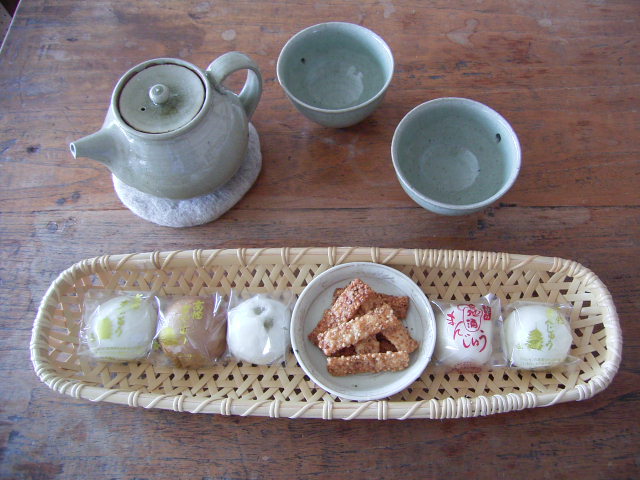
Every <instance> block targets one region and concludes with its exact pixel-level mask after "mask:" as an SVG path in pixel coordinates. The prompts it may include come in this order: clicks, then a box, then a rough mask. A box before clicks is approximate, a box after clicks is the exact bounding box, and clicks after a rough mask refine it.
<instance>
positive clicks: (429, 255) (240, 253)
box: [30, 247, 622, 419]
mask: <svg viewBox="0 0 640 480" xmlns="http://www.w3.org/2000/svg"><path fill="white" fill-rule="evenodd" d="M312 258H313V259H314V260H316V261H318V260H320V259H323V261H322V262H319V263H328V264H329V265H330V266H333V265H337V264H340V263H346V262H351V261H370V262H375V263H382V264H388V263H392V264H393V262H392V261H393V260H394V259H396V260H398V259H402V260H403V261H408V260H409V259H411V260H413V263H411V264H412V265H416V266H423V267H428V268H436V267H438V268H453V267H455V268H459V269H471V270H479V269H482V268H485V269H499V270H502V271H505V272H510V271H513V270H516V269H520V268H525V267H530V268H532V267H538V268H542V269H544V270H547V271H549V272H554V273H559V272H562V273H565V274H566V275H567V276H570V277H583V278H584V279H585V282H586V283H587V284H588V285H589V287H590V290H591V291H592V292H593V294H594V295H597V298H598V301H599V304H600V306H601V308H602V310H603V320H602V324H603V327H604V329H605V331H606V358H605V360H604V362H603V363H602V365H601V371H600V373H599V374H597V375H595V376H593V377H592V378H590V379H589V380H588V381H587V382H586V383H585V384H578V385H574V386H573V387H572V388H570V389H566V388H565V389H562V390H558V391H556V392H545V393H537V392H530V391H529V392H522V393H508V394H506V395H502V394H494V395H488V396H484V395H479V396H475V397H472V398H465V397H463V398H458V399H454V398H447V399H443V400H438V399H430V400H420V401H390V400H377V401H369V402H350V401H333V402H328V401H326V400H322V401H317V402H286V401H280V400H277V399H276V400H265V401H255V400H245V399H231V398H222V399H212V398H204V397H189V396H185V395H181V394H179V395H161V394H158V393H146V392H141V391H139V390H133V391H124V390H118V389H109V388H105V387H98V386H93V385H90V384H87V383H84V382H82V381H79V380H72V379H69V378H66V377H64V376H62V375H60V374H59V373H58V371H57V370H56V368H54V366H53V364H52V362H51V361H50V359H49V358H48V354H47V349H48V343H47V340H46V335H45V333H44V331H45V330H46V329H47V328H49V327H50V320H49V318H50V316H51V314H52V312H53V310H55V308H57V306H58V304H59V300H58V298H59V297H58V292H59V290H60V289H61V288H62V287H69V286H71V287H73V286H74V285H75V284H74V282H75V280H76V279H77V278H81V277H82V276H86V275H90V274H93V273H96V272H98V271H113V270H115V271H117V270H120V269H125V268H135V269H145V270H146V269H149V270H170V269H171V268H172V265H174V264H177V263H181V262H185V261H188V260H191V262H192V266H193V267H194V268H207V267H209V266H213V265H241V266H250V265H254V264H255V265H258V264H260V263H273V262H274V261H275V260H278V261H279V262H281V264H286V265H292V264H297V263H300V260H302V259H304V260H305V262H306V263H310V262H309V260H310V259H312ZM354 259H355V260H354ZM396 264H397V263H396ZM180 268H185V267H184V266H183V265H181V267H180ZM30 352H31V361H32V364H33V367H34V370H35V373H36V375H37V376H38V377H39V379H40V380H41V381H42V382H43V383H45V384H46V385H47V386H48V387H49V388H51V389H53V390H55V391H57V392H59V393H63V394H66V395H69V396H72V397H75V398H78V399H80V398H82V399H87V400H91V401H94V402H98V401H108V402H110V403H117V404H122V405H129V406H141V407H144V408H161V409H171V410H175V411H188V412H192V413H217V414H222V415H242V416H247V415H262V416H270V417H289V418H323V419H333V418H342V419H354V418H377V419H389V418H395V419H407V418H432V419H435V418H439V419H442V418H462V417H474V416H484V415H490V414H494V413H504V412H509V411H516V410H522V409H525V408H533V407H542V406H551V405H555V404H557V403H562V402H568V401H581V400H585V399H587V398H591V397H592V396H594V395H596V394H597V393H599V392H601V391H602V390H604V389H605V388H607V386H608V385H609V384H610V383H611V381H612V380H613V378H614V376H615V374H616V373H617V371H618V368H619V366H620V362H621V352H622V334H621V331H620V324H619V319H618V315H617V312H616V309H615V306H614V303H613V299H612V297H611V294H610V293H609V291H608V289H607V287H606V286H605V285H604V284H603V282H602V281H601V280H600V279H599V278H598V277H597V276H596V275H595V274H594V273H593V272H592V271H591V270H590V269H588V268H587V267H584V266H583V265H581V264H579V263H577V262H575V261H572V260H566V259H562V258H558V257H547V256H538V255H526V254H508V253H500V252H487V251H473V250H443V249H402V248H390V247H274V248H228V249H191V250H173V251H152V252H143V253H129V254H115V255H102V256H98V257H93V258H88V259H85V260H81V261H79V262H77V263H75V264H73V265H71V266H70V267H68V268H67V269H65V270H64V271H62V272H61V273H60V274H59V275H58V276H57V278H55V280H54V281H53V282H52V283H51V284H50V286H49V288H48V289H47V291H46V293H45V295H44V296H43V298H42V300H41V302H40V305H39V308H38V312H37V315H36V317H35V320H34V325H33V329H32V335H31V342H30ZM203 398H204V399H203Z"/></svg>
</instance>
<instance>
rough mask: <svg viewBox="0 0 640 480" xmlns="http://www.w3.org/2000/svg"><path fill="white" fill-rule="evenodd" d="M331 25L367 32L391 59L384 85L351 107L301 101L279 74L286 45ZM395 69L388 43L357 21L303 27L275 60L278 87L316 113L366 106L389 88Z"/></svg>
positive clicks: (351, 109)
mask: <svg viewBox="0 0 640 480" xmlns="http://www.w3.org/2000/svg"><path fill="white" fill-rule="evenodd" d="M331 25H348V26H349V27H355V28H357V29H360V30H363V31H365V32H367V34H368V35H371V36H372V37H374V38H376V39H377V40H378V41H379V42H380V43H381V45H382V46H383V50H384V51H385V52H386V53H387V55H388V57H389V60H390V61H391V68H390V69H389V74H388V75H387V76H386V77H387V78H386V79H385V82H384V85H382V87H381V88H380V89H379V90H378V92H377V93H376V94H375V95H374V96H373V97H371V98H369V99H368V100H367V101H365V102H362V103H359V104H357V105H353V106H351V107H347V108H339V109H335V108H334V109H330V108H320V107H316V106H314V105H311V104H309V103H306V102H304V101H302V100H301V99H300V98H298V97H297V96H296V95H294V94H293V93H292V92H291V90H289V88H287V86H286V85H285V84H284V82H283V80H282V75H281V72H280V70H281V64H282V56H283V52H284V51H285V50H286V49H287V47H288V46H289V45H291V44H292V42H293V41H294V40H295V39H296V38H297V37H300V36H302V35H303V34H304V33H306V32H308V31H309V30H311V29H314V28H317V27H324V28H326V27H328V26H331ZM394 70H395V59H394V57H393V52H392V51H391V47H389V45H388V44H387V42H386V41H385V40H384V39H383V38H382V37H381V36H380V35H378V34H377V33H376V32H374V31H373V30H371V29H369V28H367V27H364V26H362V25H358V24H357V23H350V22H336V21H333V22H321V23H316V24H314V25H310V26H308V27H305V28H303V29H302V30H300V31H298V32H296V33H295V34H294V35H293V36H291V37H290V38H289V39H288V40H287V41H286V43H285V44H284V46H283V47H282V49H281V50H280V54H279V55H278V60H277V62H276V77H277V79H278V83H279V84H280V87H282V89H283V90H284V92H285V93H286V94H287V96H288V97H289V98H291V99H293V100H295V101H296V102H297V103H298V104H300V105H301V106H303V107H304V108H307V109H309V110H312V111H314V112H318V113H328V114H336V113H346V112H352V111H354V110H359V109H361V108H363V107H366V106H367V105H369V104H371V103H373V102H375V101H377V100H378V99H379V98H380V97H382V96H383V95H384V94H385V93H386V91H387V89H388V88H389V85H390V84H391V81H392V80H393V72H394Z"/></svg>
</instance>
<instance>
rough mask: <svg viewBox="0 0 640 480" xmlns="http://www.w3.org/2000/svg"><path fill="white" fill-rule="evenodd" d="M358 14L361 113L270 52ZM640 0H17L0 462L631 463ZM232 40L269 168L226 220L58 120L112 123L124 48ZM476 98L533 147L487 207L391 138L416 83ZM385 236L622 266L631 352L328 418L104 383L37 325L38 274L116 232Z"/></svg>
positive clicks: (349, 241)
mask: <svg viewBox="0 0 640 480" xmlns="http://www.w3.org/2000/svg"><path fill="white" fill-rule="evenodd" d="M328 20H341V21H349V22H353V23H359V24H362V25H364V26H366V27H369V28H371V29H373V30H374V31H376V32H377V33H378V34H380V35H381V36H382V37H383V38H385V39H386V40H387V42H388V43H389V45H390V47H391V48H392V50H393V52H394V55H395V60H396V67H395V76H394V80H393V82H392V84H391V87H390V89H389V92H388V94H387V97H386V99H385V101H384V103H383V104H382V106H381V107H380V108H379V109H378V110H377V111H376V112H375V114H374V115H373V116H372V117H370V118H369V119H367V120H365V121H364V122H363V123H361V124H360V125H357V126H355V127H352V128H349V129H343V130H331V129H327V128H323V127H320V126H318V125H315V124H313V123H311V122H309V121H307V120H306V119H304V118H303V117H302V116H301V115H300V114H298V113H297V112H296V111H295V110H294V108H293V107H292V105H291V104H290V103H289V102H288V100H287V99H286V98H285V95H284V93H283V91H282V89H281V88H280V86H279V85H278V83H277V80H276V75H275V63H276V59H277V56H278V53H279V51H280V49H281V48H282V46H283V45H284V43H285V42H286V40H287V39H288V38H289V37H290V36H291V35H293V34H294V33H295V32H297V31H298V30H300V29H302V28H303V27H306V26H308V25H312V24H314V23H319V22H322V21H328ZM639 22H640V3H638V2H637V1H636V0H619V1H616V2H608V1H604V0H592V1H578V0H565V1H562V2H558V1H548V0H536V1H534V0H518V1H516V0H509V1H507V0H504V1H501V0H486V1H478V2H475V1H473V2H472V1H463V2H448V1H433V2H420V1H403V2H400V1H396V2H393V1H379V2H378V1H375V2H374V1H361V2H349V1H346V0H334V1H331V2H313V1H306V0H298V1H282V2H252V1H248V0H240V1H217V2H213V1H177V0H166V1H163V2H155V1H151V0H140V1H136V2H117V1H114V0H105V1H102V2H81V1H78V0H57V1H55V2H54V1H47V0H23V1H22V2H21V4H20V5H19V7H18V10H17V12H16V16H15V19H14V23H13V25H12V27H11V29H10V31H9V34H8V37H7V39H6V41H5V43H4V46H3V49H2V51H1V53H0V208H1V210H0V225H1V230H0V232H1V233H0V245H1V247H2V248H1V249H0V258H1V259H2V262H0V294H1V300H0V329H1V330H2V336H1V337H0V371H1V372H2V384H1V385H2V386H1V387H0V405H1V406H0V446H1V450H0V477H1V478H3V479H4V478H7V479H9V478H11V479H50V478H51V479H53V478H56V479H58V478H105V479H107V478H118V479H121V478H138V479H151V478H153V479H162V478H192V479H193V478H195V479H209V478H216V479H217V478H247V479H248V478H323V477H329V476H331V477H335V478H345V477H347V476H348V477H352V478H356V477H358V478H395V477H399V478H438V477H444V476H445V475H449V476H451V477H452V478H465V477H470V478H473V477H484V478H517V477H524V478H529V477H534V476H535V477H545V478H547V477H549V478H603V479H604V478H606V479H612V478H632V477H636V478H637V477H638V476H639V475H640V468H639V466H640V449H639V448H638V442H639V440H640V429H639V425H638V424H639V415H638V409H639V408H640V388H639V385H640V372H639V370H638V365H639V362H640V349H639V347H640V338H639V337H640V323H639V322H638V321H637V320H638V315H637V314H638V310H639V309H640V302H639V301H638V298H640V288H639V285H640V275H639V274H638V271H639V270H640V269H639V267H640V263H639V262H638V258H639V256H640V248H639V244H638V239H639V238H640V225H639V223H640V222H639V215H638V212H639V205H640V195H639V194H638V191H639V190H640V160H639V156H638V155H639V148H638V145H639V144H640V142H639V140H640V135H639V127H640V113H639V109H640V102H639V100H638V91H639V87H640V55H639V54H638V52H639V48H640V46H639V40H640V35H639V32H640V28H639V25H638V23H639ZM230 50H238V51H242V52H245V53H247V54H248V55H250V56H251V57H252V58H254V59H255V60H256V61H257V63H258V64H259V65H260V68H261V69H262V71H263V75H264V80H265V84H264V87H265V90H264V95H263V98H262V101H261V102H260V105H259V107H258V110H257V112H256V114H255V116H254V118H253V122H254V124H255V126H256V128H257V129H258V131H259V133H260V139H261V142H262V154H263V162H264V163H263V169H262V172H261V174H260V177H259V178H258V180H257V182H256V184H255V185H254V187H253V188H252V189H251V190H250V191H249V193H248V194H247V195H246V197H244V199H243V200H242V201H240V203H238V204H237V205H236V206H235V207H234V208H233V209H232V210H231V211H229V212H228V213H227V214H225V215H224V216H223V217H221V218H220V219H219V220H217V221H215V222H213V223H210V224H207V225H204V226H200V227H195V228H187V229H171V228H165V227H160V226H156V225H154V224H151V223H148V222H145V221H142V220H140V219H138V218H137V217H135V216H134V215H133V214H132V213H131V212H130V211H129V210H127V209H126V208H124V207H123V206H122V204H121V203H120V202H119V200H118V198H117V197H116V195H115V193H114V190H113V185H112V182H111V177H110V173H109V171H108V170H107V169H106V168H105V167H104V166H102V165H101V164H98V163H97V162H94V161H90V160H87V159H78V160H75V159H74V158H73V157H72V156H71V155H70V153H69V147H68V144H69V142H71V141H73V140H75V139H78V138H80V137H82V136H84V135H87V134H89V133H92V132H94V131H96V130H97V129H98V128H99V127H100V125H101V124H102V121H103V118H104V114H105V113H106V108H107V106H108V102H109V98H110V95H111V92H112V89H113V87H114V85H115V83H116V81H117V80H118V78H119V77H120V76H121V75H122V74H123V73H124V72H125V71H126V70H127V69H129V68H130V67H131V66H133V65H135V64H137V63H139V62H141V61H143V60H146V59H149V58H154V57H160V56H168V57H179V58H182V59H185V60H188V61H190V62H193V63H195V64H197V65H199V66H201V67H206V66H207V65H208V64H209V62H210V61H211V60H213V59H214V58H215V57H217V56H218V55H220V54H222V53H223V52H226V51H230ZM446 96H462V97H469V98H473V99H475V100H478V101H481V102H483V103H486V104H488V105H490V106H491V107H493V108H494V109H496V110H497V111H499V112H500V113H501V114H503V115H504V116H505V117H506V118H507V119H508V120H509V121H510V122H511V124H512V125H513V127H514V129H515V130H516V131H517V132H518V135H519V138H520V141H521V144H522V148H523V168H522V172H521V174H520V177H519V179H518V181H517V182H516V184H515V186H514V187H513V189H512V190H511V191H510V192H509V193H508V194H507V195H506V196H505V197H504V198H503V199H502V201H500V202H499V203H496V204H495V205H493V206H491V207H489V208H486V209H485V210H484V211H482V212H480V213H477V214H473V215H468V216H463V217H443V216H437V215H435V214H432V213H429V212H428V211H426V210H423V209H422V208H420V207H418V206H417V205H416V204H414V203H413V202H412V201H411V200H410V199H409V198H408V197H407V196H406V195H405V194H404V192H403V191H402V189H401V187H400V185H399V183H398V182H397V180H396V178H395V174H394V171H393V167H392V164H391V159H390V142H391V138H392V135H393V131H394V128H395V126H396V125H397V124H398V122H399V121H400V119H401V118H402V117H403V116H404V115H405V114H406V113H407V112H408V111H409V110H410V109H411V108H413V107H414V106H416V105H417V104H419V103H422V102H424V101H426V100H430V99H433V98H437V97H446ZM332 245H337V246H346V245H348V246H378V247H406V248H442V249H463V250H483V251H504V252H511V253H522V254H539V255H545V256H555V257H562V258H569V259H573V260H575V261H577V262H579V263H581V264H583V265H585V266H587V267H589V268H590V269H592V270H593V271H594V272H595V273H596V275H598V276H599V277H600V278H601V279H602V280H603V282H604V283H605V284H606V285H607V286H608V288H609V289H610V291H611V293H612V295H613V299H614V302H615V304H616V307H617V309H618V313H619V316H620V322H621V326H622V332H623V337H624V353H623V359H622V364H621V366H620V370H619V372H618V374H617V376H616V377H615V379H614V381H613V383H612V384H611V385H610V386H609V388H608V389H606V390H605V391H604V392H602V393H600V394H598V395H597V396H595V397H594V398H592V399H589V400H587V401H584V402H573V403H565V404H560V405H557V406H553V407H550V408H538V409H531V410H525V411H521V412H517V413H509V414H499V415H493V416H489V417H484V418H475V419H470V420H447V421H437V420H410V421H406V422H401V421H384V422H379V421H366V420H361V421H349V422H345V421H323V420H289V419H270V418H262V417H253V418H251V417H250V418H240V417H224V416H219V415H193V414H188V413H175V412H170V411H162V410H143V409H140V408H127V407H122V406H116V405H112V404H108V403H98V404H93V403H90V402H87V401H79V400H74V399H72V398H71V397H68V396H64V395H60V394H58V393H55V392H53V391H52V390H50V389H49V388H47V387H46V386H45V385H43V384H41V383H40V382H39V381H38V379H37V377H36V376H35V374H34V372H33V369H32V365H31V362H30V359H29V341H30V337H31V327H32V324H33V320H34V317H35V313H36V310H37V307H38V304H39V302H40V299H41V298H42V296H43V294H44V292H45V290H46V289H47V287H48V285H49V284H50V282H51V281H52V280H53V279H54V278H55V277H56V276H57V274H58V273H59V272H61V271H62V270H64V269H65V268H67V267H68V266H70V265H71V264H73V263H75V262H77V261H79V260H81V259H84V258H89V257H94V256H97V255H101V254H106V253H112V254H115V253H129V252H146V251H154V250H177V249H191V248H227V247H229V248H231V247H280V246H332Z"/></svg>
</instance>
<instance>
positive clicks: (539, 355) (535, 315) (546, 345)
mask: <svg viewBox="0 0 640 480" xmlns="http://www.w3.org/2000/svg"><path fill="white" fill-rule="evenodd" d="M570 311H571V307H570V306H569V305H556V304H547V303H534V302H523V301H519V302H514V303H511V304H509V305H507V306H506V307H505V317H504V325H503V344H504V350H505V353H506V355H507V360H508V365H509V366H510V367H514V368H519V369H526V370H544V369H549V368H553V367H558V366H562V365H565V366H566V365H571V364H574V363H575V362H576V360H577V359H576V358H575V357H572V356H571V355H570V351H571V344H572V343H573V335H572V332H571V326H570V323H569V319H568V315H569V312H570Z"/></svg>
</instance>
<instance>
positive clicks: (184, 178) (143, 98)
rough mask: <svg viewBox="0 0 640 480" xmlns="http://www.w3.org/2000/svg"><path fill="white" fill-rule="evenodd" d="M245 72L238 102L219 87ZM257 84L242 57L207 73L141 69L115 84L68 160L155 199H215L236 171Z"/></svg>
mask: <svg viewBox="0 0 640 480" xmlns="http://www.w3.org/2000/svg"><path fill="white" fill-rule="evenodd" d="M244 69H247V70H248V73H247V79H246V81H245V84H244V86H243V88H242V90H241V92H240V93H239V94H238V95H236V94H235V93H233V92H232V91H230V90H227V89H226V88H225V87H224V86H223V81H224V80H225V79H226V78H227V77H228V76H229V75H230V74H232V73H233V72H236V71H238V70H244ZM261 95H262V76H261V74H260V70H259V68H258V66H257V65H256V64H255V62H254V61H253V60H251V59H250V58H249V57H248V56H246V55H244V54H242V53H239V52H229V53H226V54H224V55H222V56H220V57H218V58H217V59H216V60H214V61H213V62H212V63H211V64H210V65H209V67H208V68H207V69H206V70H204V71H203V70H201V69H199V68H198V67H196V66H195V65H192V64H191V63H188V62H185V61H183V60H179V59H174V58H157V59H153V60H148V61H146V62H143V63H141V64H139V65H137V66H135V67H133V68H132V69H131V70H129V71H128V72H127V73H125V74H124V75H123V76H122V78H121V79H120V80H119V81H118V83H117V85H116V87H115V89H114V91H113V94H112V96H111V104H110V106H109V110H108V112H107V116H106V119H105V121H104V124H103V126H102V128H101V129H100V130H99V131H98V132H96V133H94V134H92V135H89V136H87V137H84V138H81V139H80V140H77V141H75V142H72V143H71V144H70V148H71V153H72V154H73V156H74V157H76V158H77V157H88V158H91V159H93V160H97V161H99V162H102V163H104V164H105V165H106V166H107V167H108V168H109V169H110V170H111V172H112V173H113V174H114V175H115V176H116V177H118V179H119V180H121V181H122V182H124V183H126V184H128V185H130V186H132V187H134V188H136V189H138V190H140V191H142V192H145V193H149V194H152V195H155V196H158V197H166V198H174V199H184V198H191V197H196V196H199V195H204V194H206V193H210V192H213V191H214V190H216V189H217V188H219V187H221V186H222V185H224V184H225V183H226V182H227V181H229V180H230V179H231V177H232V176H233V175H234V174H235V173H236V171H237V170H238V168H239V167H240V165H241V163H242V161H243V159H244V156H245V153H246V150H247V144H248V141H249V119H250V118H251V115H252V114H253V112H254V110H255V109H256V107H257V105H258V102H259V101H260V96H261Z"/></svg>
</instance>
